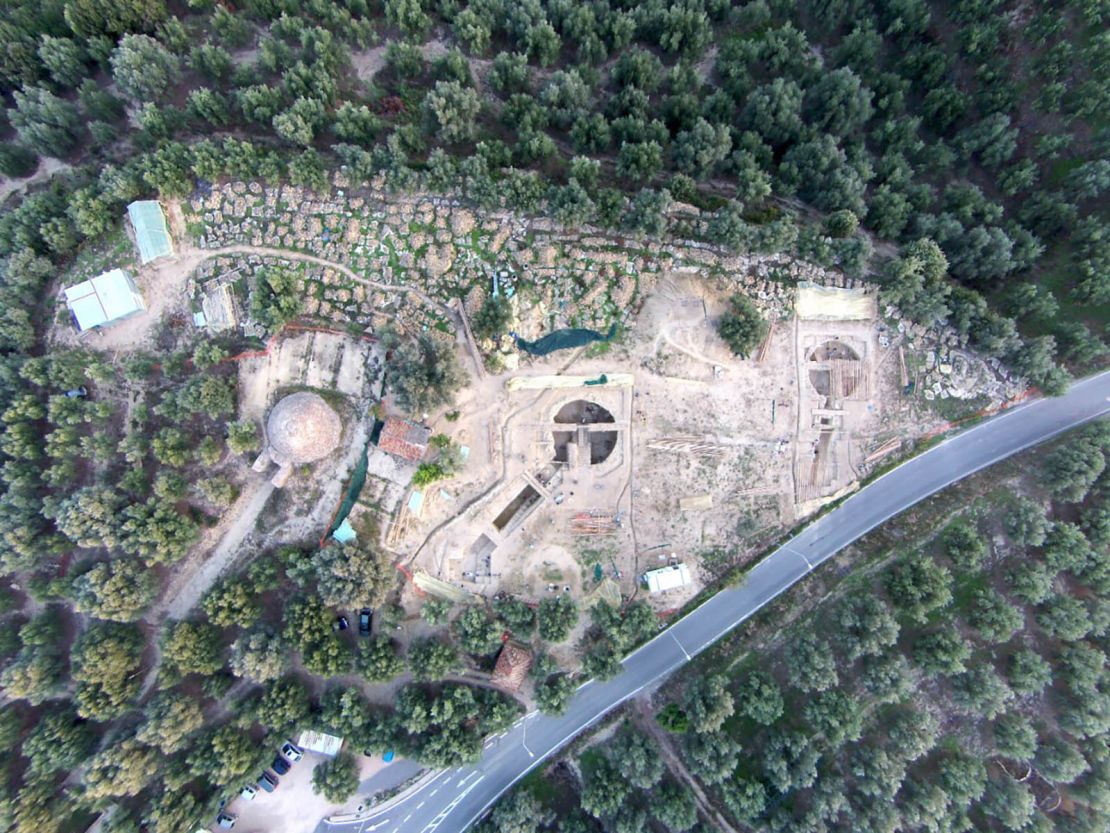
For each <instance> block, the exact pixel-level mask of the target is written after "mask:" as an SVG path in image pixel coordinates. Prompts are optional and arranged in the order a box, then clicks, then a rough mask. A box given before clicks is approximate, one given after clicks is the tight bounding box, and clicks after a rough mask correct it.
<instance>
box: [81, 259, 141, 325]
mask: <svg viewBox="0 0 1110 833" xmlns="http://www.w3.org/2000/svg"><path fill="white" fill-rule="evenodd" d="M65 299H66V306H68V307H69V311H70V312H71V313H72V314H73V318H74V320H75V321H76V322H77V329H79V330H82V331H84V330H88V329H90V328H92V327H103V326H106V325H108V324H112V323H114V322H116V321H119V320H121V319H123V318H128V317H130V316H132V315H135V314H137V313H140V312H142V311H143V310H145V309H146V304H145V303H144V302H143V296H142V295H141V294H140V293H139V288H138V287H137V286H135V281H133V280H132V279H131V276H130V275H128V274H127V273H126V272H124V271H123V270H122V269H113V270H112V271H111V272H105V273H104V274H103V275H97V276H96V277H95V278H93V279H92V280H89V281H84V282H83V283H79V284H77V286H71V287H70V288H69V289H67V290H66V291H65Z"/></svg>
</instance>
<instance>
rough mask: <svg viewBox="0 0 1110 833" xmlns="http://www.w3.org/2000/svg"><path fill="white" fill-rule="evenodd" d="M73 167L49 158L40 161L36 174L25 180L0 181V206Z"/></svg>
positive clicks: (24, 178)
mask: <svg viewBox="0 0 1110 833" xmlns="http://www.w3.org/2000/svg"><path fill="white" fill-rule="evenodd" d="M70 168H71V166H70V165H69V164H67V163H65V162H62V161H61V160H60V159H54V158H53V157H50V156H47V157H43V158H42V159H40V160H39V166H38V167H37V168H35V171H34V173H32V174H31V175H30V176H26V177H23V179H4V180H3V181H0V204H3V202H4V200H6V199H7V198H8V197H9V196H11V195H12V194H17V193H20V192H22V191H26V190H27V189H28V188H29V187H30V186H32V185H37V184H38V183H40V182H45V181H46V180H48V179H50V177H52V176H54V174H56V173H58V172H59V171H68V170H70Z"/></svg>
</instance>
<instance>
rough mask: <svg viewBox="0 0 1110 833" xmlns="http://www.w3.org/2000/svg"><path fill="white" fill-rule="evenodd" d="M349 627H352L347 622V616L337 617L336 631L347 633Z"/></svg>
mask: <svg viewBox="0 0 1110 833" xmlns="http://www.w3.org/2000/svg"><path fill="white" fill-rule="evenodd" d="M349 627H351V623H350V622H348V621H347V617H346V616H336V617H335V629H336V630H337V631H345V630H347V628H349Z"/></svg>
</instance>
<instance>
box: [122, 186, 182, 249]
mask: <svg viewBox="0 0 1110 833" xmlns="http://www.w3.org/2000/svg"><path fill="white" fill-rule="evenodd" d="M127 216H128V217H129V218H130V220H131V226H132V228H134V229H135V242H136V243H137V244H138V246H139V260H140V261H142V262H143V263H150V262H151V261H152V260H157V259H158V258H160V257H169V256H171V255H172V254H173V238H172V237H170V231H169V229H168V228H167V227H166V215H165V214H163V213H162V206H160V205H159V204H158V202H157V201H156V200H139V201H137V202H133V203H131V205H129V206H127Z"/></svg>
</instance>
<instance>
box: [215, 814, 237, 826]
mask: <svg viewBox="0 0 1110 833" xmlns="http://www.w3.org/2000/svg"><path fill="white" fill-rule="evenodd" d="M216 824H217V825H218V826H219V827H222V828H223V829H224V830H230V829H231V828H233V827H234V826H235V816H233V815H231V813H220V814H219V815H218V816H216Z"/></svg>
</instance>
